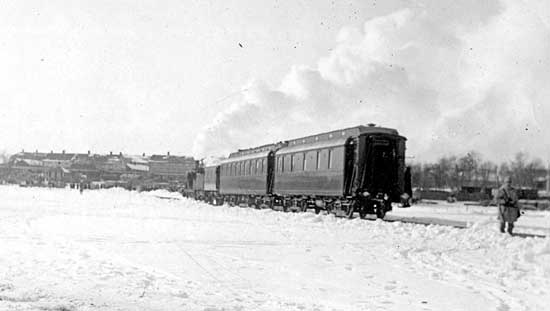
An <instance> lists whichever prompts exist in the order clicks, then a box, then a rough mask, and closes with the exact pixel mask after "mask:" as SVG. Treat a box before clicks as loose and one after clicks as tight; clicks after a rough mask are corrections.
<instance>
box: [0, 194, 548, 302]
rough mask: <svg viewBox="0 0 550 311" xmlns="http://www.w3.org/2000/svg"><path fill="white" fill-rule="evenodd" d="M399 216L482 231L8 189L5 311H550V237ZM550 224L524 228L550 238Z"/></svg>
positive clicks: (463, 215) (467, 213)
mask: <svg viewBox="0 0 550 311" xmlns="http://www.w3.org/2000/svg"><path fill="white" fill-rule="evenodd" d="M393 214H394V215H406V216H411V215H412V216H426V217H446V218H448V219H462V220H466V221H468V222H470V223H471V226H470V227H469V228H467V229H457V228H452V227H444V226H423V225H414V224H405V223H400V222H383V221H366V220H360V219H354V220H346V219H340V218H335V217H334V216H330V215H315V214H313V213H282V212H274V211H270V210H252V209H247V208H238V207H227V206H223V207H213V206H209V205H206V204H202V203H197V202H194V201H190V200H187V199H183V198H180V197H179V195H177V194H170V193H168V192H160V191H157V192H151V193H137V192H128V191H124V190H120V189H111V190H101V191H85V192H84V193H83V194H82V195H81V194H79V192H78V191H75V190H65V189H38V188H19V187H13V186H2V187H0V243H1V247H0V310H57V311H62V310H74V311H76V310H204V311H207V310H209V311H214V310H319V311H321V310H498V311H504V310H514V311H516V310H549V309H550V238H548V237H546V238H520V237H510V236H508V235H504V234H500V233H498V232H497V230H496V222H495V221H494V217H495V215H496V213H495V212H494V210H491V209H483V208H479V207H475V208H474V207H468V206H463V205H450V206H447V205H444V204H443V205H441V206H432V205H430V206H428V205H426V206H415V207H413V208H411V209H396V210H395V211H394V212H393ZM549 221H550V213H548V212H546V213H545V212H530V213H528V214H526V215H524V216H523V217H522V218H521V219H520V223H519V224H518V225H519V226H518V227H522V229H528V230H538V231H536V232H539V233H540V232H542V233H544V232H546V234H548V228H549V226H548V224H549ZM544 226H546V227H544ZM533 228H534V229H533ZM518 229H519V228H518ZM545 230H546V231H545Z"/></svg>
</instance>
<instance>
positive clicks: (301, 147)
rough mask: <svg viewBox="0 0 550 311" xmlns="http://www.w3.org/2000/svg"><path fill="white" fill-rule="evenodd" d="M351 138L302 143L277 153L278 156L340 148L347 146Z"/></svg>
mask: <svg viewBox="0 0 550 311" xmlns="http://www.w3.org/2000/svg"><path fill="white" fill-rule="evenodd" d="M348 137H349V136H345V137H337V138H336V139H331V140H320V141H317V142H314V143H309V144H306V143H300V144H296V145H288V146H287V147H285V148H281V149H279V150H278V151H277V155H283V154H288V153H292V152H302V151H309V150H316V149H324V148H331V147H339V146H343V145H345V144H346V141H347V140H348Z"/></svg>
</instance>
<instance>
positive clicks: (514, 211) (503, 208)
mask: <svg viewBox="0 0 550 311" xmlns="http://www.w3.org/2000/svg"><path fill="white" fill-rule="evenodd" d="M496 199H497V204H498V220H499V221H500V232H502V233H504V229H506V223H508V228H507V229H508V230H507V231H508V233H509V234H512V231H513V230H514V222H516V221H517V220H518V217H519V213H520V212H519V205H518V194H517V192H516V189H514V187H512V179H511V178H510V177H506V179H504V184H503V185H502V187H500V188H499V189H498V193H497V197H496Z"/></svg>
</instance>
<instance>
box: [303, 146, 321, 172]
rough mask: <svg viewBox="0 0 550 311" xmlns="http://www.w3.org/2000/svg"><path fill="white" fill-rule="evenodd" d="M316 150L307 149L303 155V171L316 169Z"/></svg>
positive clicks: (317, 153)
mask: <svg viewBox="0 0 550 311" xmlns="http://www.w3.org/2000/svg"><path fill="white" fill-rule="evenodd" d="M318 157H319V152H318V151H309V152H308V153H306V156H305V157H304V171H314V170H316V169H317V161H318Z"/></svg>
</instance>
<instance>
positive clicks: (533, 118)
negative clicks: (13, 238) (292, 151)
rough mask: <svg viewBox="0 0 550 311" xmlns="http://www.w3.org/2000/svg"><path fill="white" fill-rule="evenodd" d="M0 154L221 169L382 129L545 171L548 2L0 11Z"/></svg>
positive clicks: (549, 131)
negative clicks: (208, 159) (245, 151)
mask: <svg viewBox="0 0 550 311" xmlns="http://www.w3.org/2000/svg"><path fill="white" fill-rule="evenodd" d="M0 34H1V35H0V68H1V69H2V70H0V85H1V87H0V105H1V110H0V150H6V151H7V152H9V153H14V152H17V151H20V150H21V149H25V150H30V151H34V150H36V149H38V150H39V151H46V152H47V151H50V150H54V151H60V150H62V149H65V150H67V151H73V152H86V151H87V150H91V151H92V152H94V153H104V152H109V151H113V152H124V153H130V154H132V153H133V154H141V153H143V152H145V153H147V154H151V153H165V152H167V151H171V152H172V153H173V154H185V155H194V156H197V157H203V156H207V155H224V154H227V153H228V152H229V151H231V150H234V149H235V148H245V147H252V146H255V145H259V144H264V143H269V142H273V141H279V140H285V139H291V138H295V137H298V136H301V135H307V134H313V133H316V132H321V131H328V130H332V129H337V128H340V127H347V126H354V125H359V124H366V123H371V122H372V123H376V124H379V125H383V126H388V127H395V128H397V129H398V130H399V132H400V133H401V134H402V135H404V136H406V137H408V138H409V140H408V148H409V149H408V153H409V155H412V156H414V157H415V159H419V160H421V159H426V160H432V159H434V158H436V157H438V156H441V155H447V154H451V153H464V152H467V151H469V150H478V151H479V152H481V153H482V154H483V155H485V157H486V158H491V159H494V160H497V161H502V160H507V159H508V158H511V157H512V156H513V154H515V153H516V152H517V151H525V152H528V153H530V154H531V155H533V156H538V157H540V158H543V159H545V160H546V159H549V158H550V157H549V156H550V3H549V2H548V1H514V0H509V1H497V0H494V1H480V0H475V1H474V0H464V1H452V0H436V1H400V0H384V1H380V2H378V1H365V0H358V1H321V0H311V1H298V0H292V1H267V0H266V1H258V0H243V1H139V0H136V1H97V0H95V1H30V0H29V1H0Z"/></svg>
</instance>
